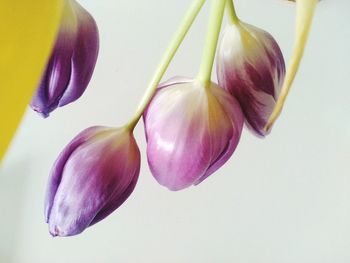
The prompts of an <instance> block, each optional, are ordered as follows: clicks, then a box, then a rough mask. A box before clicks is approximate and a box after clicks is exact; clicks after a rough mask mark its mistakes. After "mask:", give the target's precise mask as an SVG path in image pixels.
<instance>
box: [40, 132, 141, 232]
mask: <svg viewBox="0 0 350 263" xmlns="http://www.w3.org/2000/svg"><path fill="white" fill-rule="evenodd" d="M139 171H140V152H139V149H138V146H137V144H136V141H135V139H134V137H133V135H132V133H131V132H130V131H129V130H127V129H115V128H107V127H91V128H89V129H86V130H84V131H83V132H82V133H80V134H79V135H78V136H77V137H76V138H75V139H73V140H72V142H71V143H70V144H69V145H68V146H67V147H66V148H65V149H64V150H63V152H62V153H61V154H60V156H59V157H58V159H57V161H56V163H55V164H54V166H53V169H52V171H51V175H50V179H49V183H48V188H47V195H46V201H45V216H46V221H47V223H48V224H49V231H50V233H51V235H53V236H72V235H76V234H79V233H81V232H82V231H83V230H84V229H86V228H87V227H89V226H91V225H93V224H95V223H97V222H99V221H100V220H102V219H104V218H105V217H107V216H108V215H109V214H111V213H112V212H113V211H114V210H115V209H117V208H118V207H119V206H120V205H121V204H122V203H123V202H124V201H125V200H126V199H127V198H128V197H129V195H130V194H131V193H132V191H133V190H134V187H135V185H136V182H137V179H138V176H139Z"/></svg>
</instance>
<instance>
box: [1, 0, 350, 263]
mask: <svg viewBox="0 0 350 263" xmlns="http://www.w3.org/2000/svg"><path fill="white" fill-rule="evenodd" d="M81 3H82V4H84V5H85V7H86V8H87V9H89V10H90V11H91V13H92V14H93V15H94V16H95V18H96V20H97V22H98V25H99V28H100V33H101V50H100V56H99V61H98V64H97V68H96V71H95V75H94V78H93V80H92V82H91V85H90V87H89V89H88V90H87V92H86V93H85V95H84V96H83V97H82V98H81V99H80V100H79V101H78V102H76V103H74V104H72V105H69V106H67V107H65V108H62V109H59V110H57V111H56V112H54V113H53V114H52V116H51V117H50V118H49V119H46V120H43V119H41V118H40V117H39V116H38V115H36V114H35V113H33V112H32V111H31V110H29V109H28V111H27V114H26V116H25V118H24V121H23V125H22V126H21V128H20V130H19V132H18V134H17V137H16V139H15V141H14V142H13V144H12V147H11V149H10V151H9V153H8V156H7V158H6V160H5V162H4V165H3V167H2V168H1V170H0V213H1V215H0V263H48V262H50V263H77V262H79V263H80V262H84V263H112V262H113V263H116V262H122V263H138V262H140V263H141V262H142V263H144V262H153V263H164V262H166V263H182V262H183V263H187V262H189V263H212V262H218V263H226V262H237V263H274V262H276V263H289V262H291V263H295V262H298V263H304V262H305V263H312V262H315V263H323V262H325V263H340V262H344V263H345V262H350V187H349V186H350V172H349V171H350V169H349V161H350V123H349V113H350V107H349V105H350V103H349V101H350V86H349V83H350V51H349V49H350V30H349V26H350V2H349V1H348V0H324V1H321V3H320V4H319V8H318V10H317V15H316V18H315V23H314V27H313V31H312V33H311V36H310V42H309V45H308V48H307V52H306V55H305V57H304V61H303V63H302V66H301V68H300V71H299V75H298V77H297V79H296V82H295V84H294V87H293V90H292V93H291V94H290V97H289V99H288V101H287V104H286V107H285V110H284V112H283V114H282V116H281V118H280V119H279V121H278V123H277V124H276V125H275V127H274V129H273V131H272V133H271V135H270V136H269V137H268V138H266V139H264V140H261V139H258V138H256V137H254V136H252V135H250V134H249V133H248V132H247V131H245V132H244V134H243V136H242V139H241V142H240V145H239V147H238V149H237V151H236V153H235V155H234V156H233V158H231V160H230V161H229V162H228V163H227V164H226V165H225V166H224V167H223V168H222V169H220V170H219V171H218V172H217V173H215V174H214V175H212V176H211V177H210V178H209V179H208V180H206V181H205V182H204V183H202V184H201V185H200V186H197V187H192V188H189V189H187V190H185V191H181V192H170V191H168V190H166V189H165V188H162V187H161V186H159V185H158V184H157V183H156V181H155V180H154V179H153V177H152V176H151V174H150V172H149V169H148V167H147V162H146V158H145V155H144V152H145V139H144V135H143V127H142V124H141V123H140V125H139V126H138V128H137V129H136V138H137V140H138V143H139V146H140V149H141V152H142V154H143V156H142V157H143V158H142V161H143V162H142V170H141V174H140V180H139V182H138V185H137V187H136V190H135V191H134V193H133V195H132V196H131V197H130V199H129V200H128V202H126V203H125V204H124V205H123V206H122V207H121V208H120V209H118V210H117V211H116V212H115V213H114V214H113V215H111V216H110V217H108V218H107V219H106V220H104V221H102V222H101V223H99V224H97V225H96V226H94V227H92V228H90V229H88V230H87V231H85V232H84V233H83V234H81V235H80V236H77V237H72V238H52V237H51V236H50V235H49V233H48V231H47V225H46V224H45V222H44V217H43V197H44V192H45V186H46V180H47V176H48V173H49V170H50V168H51V165H52V163H53V162H54V160H55V159H56V157H57V155H58V154H59V152H60V151H61V150H62V148H63V147H64V146H65V145H66V144H67V143H68V142H69V141H70V140H71V139H72V138H73V137H74V136H75V135H76V134H77V133H78V132H79V131H81V130H82V129H85V128H86V127H89V126H92V125H96V124H100V125H108V126H113V125H116V126H118V125H122V124H123V123H124V122H126V121H127V120H128V118H129V117H131V116H132V114H133V112H134V110H135V108H136V106H137V103H138V101H139V100H140V98H141V96H142V94H143V91H144V90H145V88H146V85H147V82H148V80H149V79H150V78H151V75H152V73H153V71H154V69H155V67H156V65H157V62H158V60H159V58H160V55H161V53H162V52H163V50H164V49H165V47H166V45H167V43H168V42H169V39H170V37H171V35H172V33H173V31H174V30H175V28H176V26H177V23H178V22H179V20H180V19H181V17H182V15H183V13H184V12H185V10H186V8H187V7H188V5H189V1H188V0H172V1H170V0H167V1H165V0H163V1H161V0H147V1H141V0H140V1H127V0H118V1H116V0H99V1H93V0H84V1H81ZM236 5H237V11H238V14H239V16H240V17H241V18H242V19H243V20H245V21H246V22H248V23H251V24H254V25H256V26H259V27H262V28H264V29H266V30H268V31H269V32H271V33H272V34H273V35H274V36H275V38H276V39H277V40H278V41H279V43H280V45H281V48H282V50H283V52H284V55H285V57H286V59H288V58H289V56H290V53H291V48H292V42H293V32H294V31H293V29H294V27H293V23H294V13H295V8H294V5H293V4H291V3H287V1H282V0H237V1H236ZM208 7H209V5H207V6H206V7H205V8H204V9H203V12H202V13H201V15H200V17H199V19H198V20H197V22H196V23H195V25H194V27H193V30H191V32H190V35H189V37H188V38H187V39H186V41H185V42H184V45H183V47H182V48H181V50H180V52H179V54H178V56H177V57H176V58H175V60H174V63H173V64H172V66H171V68H170V69H169V71H168V74H167V77H170V76H173V75H186V76H189V77H191V76H195V74H196V71H197V69H198V67H199V62H200V56H201V52H202V46H203V42H204V41H203V40H204V34H205V30H206V26H207V22H206V18H207V14H208ZM9 110H10V109H9Z"/></svg>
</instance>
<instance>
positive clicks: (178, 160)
mask: <svg viewBox="0 0 350 263" xmlns="http://www.w3.org/2000/svg"><path fill="white" fill-rule="evenodd" d="M144 123H145V131H146V137H147V157H148V163H149V166H150V169H151V172H152V174H153V176H154V177H155V179H156V180H157V181H158V182H159V183H160V184H161V185H163V186H166V187H168V188H169V189H170V190H173V191H176V190H181V189H184V188H186V187H189V186H191V185H197V184H199V183H200V182H202V181H203V180H204V179H206V178H207V177H208V176H209V175H211V174H212V173H213V172H215V171H216V170H217V169H218V168H220V167H221V166H222V165H223V164H224V163H225V162H226V161H227V160H228V159H229V158H230V156H231V155H232V154H233V152H234V150H235V148H236V146H237V144H238V141H239V139H240V135H241V131H242V126H243V114H242V112H241V109H240V106H239V103H238V102H237V101H236V100H235V99H234V97H232V96H231V95H230V94H229V93H228V92H226V91H225V90H223V89H222V88H219V87H218V86H217V85H216V84H214V83H210V84H209V85H208V86H207V87H203V86H202V84H201V83H200V82H198V81H196V80H190V79H179V78H178V79H172V80H170V81H168V82H167V83H164V84H161V85H160V86H159V89H158V91H157V93H156V94H155V96H154V97H153V99H152V101H151V103H150V104H149V106H148V108H147V110H146V111H145V114H144Z"/></svg>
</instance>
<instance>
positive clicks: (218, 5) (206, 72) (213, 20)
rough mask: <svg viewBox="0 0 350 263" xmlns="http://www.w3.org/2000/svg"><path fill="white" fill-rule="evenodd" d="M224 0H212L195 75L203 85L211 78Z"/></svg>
mask: <svg viewBox="0 0 350 263" xmlns="http://www.w3.org/2000/svg"><path fill="white" fill-rule="evenodd" d="M225 4H226V0H213V4H212V9H211V14H210V17H209V28H208V33H207V37H206V44H205V47H204V51H203V57H202V62H201V67H200V69H199V73H198V76H197V80H198V81H199V82H200V83H201V84H202V85H203V86H207V84H208V83H209V82H210V80H211V72H212V70H213V64H214V59H215V54H216V48H217V45H218V40H219V35H220V30H221V23H222V18H223V16H224V11H225Z"/></svg>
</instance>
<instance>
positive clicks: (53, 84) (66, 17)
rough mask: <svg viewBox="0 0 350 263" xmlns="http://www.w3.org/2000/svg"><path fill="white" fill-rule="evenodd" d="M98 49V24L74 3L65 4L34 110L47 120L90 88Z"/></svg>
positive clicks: (32, 104) (70, 0) (33, 106)
mask: <svg viewBox="0 0 350 263" xmlns="http://www.w3.org/2000/svg"><path fill="white" fill-rule="evenodd" d="M98 50H99V37H98V29H97V25H96V23H95V21H94V19H93V18H92V16H91V15H90V14H89V13H88V12H87V11H86V10H85V9H84V8H83V7H82V6H81V5H79V4H78V3H77V2H76V1H75V0H68V1H66V8H65V11H64V13H63V17H62V21H61V26H60V29H59V32H58V35H57V40H56V43H55V46H54V48H53V51H52V54H51V57H50V59H49V61H48V64H47V67H46V69H45V72H44V74H43V76H42V78H41V82H40V84H39V87H38V89H37V92H36V94H35V96H34V97H33V99H32V102H31V107H32V108H33V109H34V110H35V111H37V112H39V113H40V114H41V115H43V116H44V117H47V116H49V114H50V112H52V111H53V110H55V109H56V108H57V107H62V106H64V105H66V104H69V103H71V102H73V101H75V100H77V99H78V98H79V97H80V96H81V95H82V94H83V93H84V91H85V89H86V88H87V86H88V84H89V82H90V79H91V77H92V73H93V71H94V68H95V64H96V60H97V55H98Z"/></svg>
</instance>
